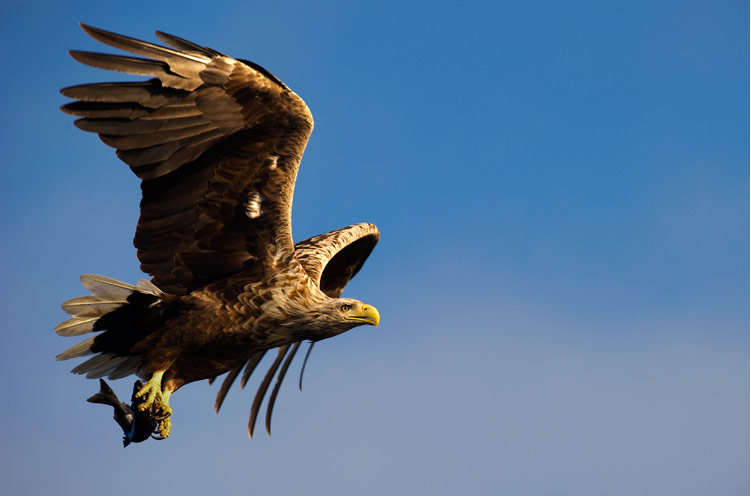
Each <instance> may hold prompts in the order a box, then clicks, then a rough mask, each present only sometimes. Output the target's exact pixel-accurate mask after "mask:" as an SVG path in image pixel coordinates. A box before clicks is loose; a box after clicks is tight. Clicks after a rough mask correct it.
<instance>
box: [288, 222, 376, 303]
mask: <svg viewBox="0 0 751 499" xmlns="http://www.w3.org/2000/svg"><path fill="white" fill-rule="evenodd" d="M379 237H380V234H379V232H378V228H376V226H375V225H373V224H369V223H361V224H356V225H350V226H349V227H343V228H341V229H337V230H332V231H331V232H327V233H325V234H321V235H319V236H315V237H311V238H310V239H306V240H305V241H300V242H299V243H297V244H295V258H297V261H299V262H300V263H301V264H302V266H303V268H304V269H305V271H306V272H307V273H308V275H309V276H310V278H311V279H313V281H314V282H316V283H317V284H318V286H319V287H320V289H321V291H323V292H324V293H326V294H327V295H329V296H330V297H332V298H338V297H339V296H341V294H342V291H343V290H344V287H345V286H346V285H347V283H348V282H349V281H350V279H352V278H353V277H354V276H355V274H357V272H359V271H360V269H361V268H362V266H363V264H364V263H365V260H367V259H368V256H370V253H371V252H372V251H373V248H375V245H376V244H377V243H378V238H379Z"/></svg>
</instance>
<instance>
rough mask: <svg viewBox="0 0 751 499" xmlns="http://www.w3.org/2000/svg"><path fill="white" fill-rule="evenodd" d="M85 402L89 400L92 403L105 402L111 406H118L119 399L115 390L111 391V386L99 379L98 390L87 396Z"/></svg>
mask: <svg viewBox="0 0 751 499" xmlns="http://www.w3.org/2000/svg"><path fill="white" fill-rule="evenodd" d="M86 402H91V403H92V404H106V405H111V406H112V407H119V406H120V399H118V398H117V395H115V392H114V391H112V388H110V386H109V385H108V384H107V383H105V382H104V380H103V379H100V380H99V392H98V393H95V394H94V395H92V396H91V397H89V398H87V399H86Z"/></svg>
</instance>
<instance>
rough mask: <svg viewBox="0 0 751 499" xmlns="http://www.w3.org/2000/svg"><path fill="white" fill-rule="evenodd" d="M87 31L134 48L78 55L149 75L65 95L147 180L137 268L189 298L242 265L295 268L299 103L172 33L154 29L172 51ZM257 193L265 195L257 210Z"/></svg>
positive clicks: (255, 272)
mask: <svg viewBox="0 0 751 499" xmlns="http://www.w3.org/2000/svg"><path fill="white" fill-rule="evenodd" d="M81 27H82V28H83V30H84V31H85V32H86V33H87V34H89V35H90V36H91V37H93V38H94V39H96V40H98V41H100V42H102V43H104V44H106V45H109V46H111V47H115V48H117V49H121V50H124V51H126V52H129V53H130V54H131V55H112V54H103V53H96V52H85V51H71V52H70V54H71V56H72V57H73V58H74V59H76V60H77V61H79V62H81V63H83V64H87V65H89V66H94V67H97V68H102V69H106V70H110V71H117V72H121V73H130V74H139V75H144V76H148V77H151V78H152V79H150V80H147V81H141V82H110V83H94V84H86V85H76V86H72V87H67V88H65V89H63V90H61V93H62V94H63V95H65V96H67V97H69V98H71V99H75V101H74V102H71V103H68V104H66V105H64V106H63V107H62V108H61V109H62V111H64V112H66V113H68V114H72V115H74V116H78V117H80V118H81V119H79V120H77V121H76V126H78V127H79V128H81V129H82V130H85V131H89V132H93V133H97V134H99V136H100V138H101V139H102V141H104V142H105V143H106V144H107V145H109V146H111V147H114V148H115V149H117V155H118V157H119V158H120V159H122V160H123V161H124V162H125V163H127V164H128V165H129V166H130V167H131V169H132V170H133V172H134V173H135V174H136V175H137V176H138V177H140V178H141V180H142V183H141V189H142V194H143V196H142V201H141V217H140V219H139V224H138V227H137V230H136V235H135V239H134V243H135V245H136V247H137V249H138V257H139V259H140V260H141V269H142V270H143V271H144V272H148V273H149V274H151V275H152V276H153V279H152V281H153V282H154V283H155V284H156V285H157V286H159V288H160V289H163V290H164V291H166V292H170V293H175V294H184V293H188V292H190V291H191V290H193V289H196V288H197V287H200V286H203V285H205V284H208V283H210V282H212V281H215V280H217V279H220V278H222V277H226V276H228V275H230V274H234V273H237V272H239V271H241V270H244V269H245V270H247V271H248V275H252V276H255V277H254V278H257V277H258V276H263V275H264V274H265V273H268V272H269V271H273V268H271V267H273V266H276V265H289V262H290V261H292V259H293V255H294V245H293V241H292V232H291V228H290V216H291V205H292V194H293V191H294V182H295V178H296V176H297V169H298V166H299V163H300V160H301V158H302V153H303V151H304V149H305V145H306V143H307V140H308V137H309V135H310V132H311V131H312V128H313V119H312V116H311V114H310V111H309V110H308V108H307V106H306V105H305V103H304V102H303V101H302V99H300V98H299V97H298V96H297V95H296V94H295V93H294V92H292V91H291V90H290V89H289V88H287V87H286V86H285V85H284V84H283V83H282V82H281V81H279V80H278V79H277V78H276V77H275V76H274V75H272V74H271V73H270V72H268V71H267V70H265V69H263V68H262V67H261V66H258V65H257V64H254V63H252V62H249V61H243V60H238V59H233V58H231V57H227V56H225V55H223V54H221V53H220V52H217V51H215V50H212V49H209V48H206V47H201V46H200V45H197V44H195V43H193V42H189V41H187V40H184V39H182V38H178V37H176V36H173V35H168V34H166V33H161V32H157V36H158V37H159V38H160V39H161V40H162V41H163V42H164V43H166V44H167V45H169V47H164V46H161V45H157V44H153V43H149V42H145V41H141V40H137V39H134V38H130V37H127V36H123V35H118V34H115V33H110V32H108V31H104V30H101V29H98V28H93V27H91V26H86V25H81ZM251 199H252V200H260V201H257V203H259V205H258V206H254V209H253V210H249V209H248V208H247V203H249V200H251ZM249 213H250V215H249ZM251 215H252V216H251ZM259 269H260V271H259Z"/></svg>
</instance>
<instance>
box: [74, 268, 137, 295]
mask: <svg viewBox="0 0 751 499" xmlns="http://www.w3.org/2000/svg"><path fill="white" fill-rule="evenodd" d="M81 284H83V285H84V286H85V287H86V288H87V289H88V290H89V291H91V292H93V293H94V296H97V297H99V298H105V299H110V300H125V299H126V298H128V295H130V294H131V293H132V292H133V291H135V290H136V287H135V286H133V285H132V284H127V283H124V282H120V281H118V280H115V279H112V278H110V277H104V276H102V275H95V274H84V275H82V276H81Z"/></svg>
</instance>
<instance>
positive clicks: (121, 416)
mask: <svg viewBox="0 0 751 499" xmlns="http://www.w3.org/2000/svg"><path fill="white" fill-rule="evenodd" d="M142 387H143V384H142V383H141V382H140V381H136V382H135V384H134V385H133V396H132V398H131V403H130V405H129V404H126V403H125V402H120V400H119V399H118V398H117V395H115V392H114V391H113V390H112V388H110V386H109V385H108V384H107V383H106V382H105V381H104V380H103V379H100V380H99V393H96V394H95V395H92V396H91V397H89V398H88V399H87V401H88V402H91V403H92V404H105V405H109V406H111V407H112V408H113V409H114V410H115V414H114V416H113V417H114V419H115V422H116V423H117V424H118V425H120V428H122V430H123V434H124V436H123V447H127V446H128V445H130V443H131V442H143V441H144V440H146V439H148V438H149V437H150V436H153V434H154V433H156V432H158V431H159V429H158V424H159V421H158V420H157V419H156V418H154V417H153V416H152V414H151V411H141V410H139V409H138V400H137V397H136V394H137V393H138V391H139V390H141V388H142Z"/></svg>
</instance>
